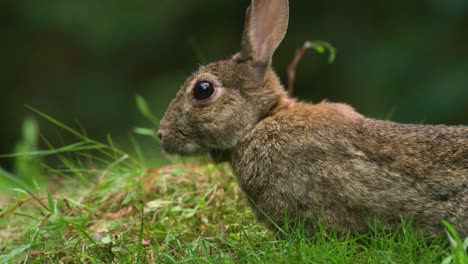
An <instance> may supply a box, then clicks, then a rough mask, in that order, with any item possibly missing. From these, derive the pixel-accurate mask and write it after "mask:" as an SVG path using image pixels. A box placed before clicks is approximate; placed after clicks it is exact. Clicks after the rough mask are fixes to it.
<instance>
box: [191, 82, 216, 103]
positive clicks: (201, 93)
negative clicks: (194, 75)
mask: <svg viewBox="0 0 468 264" xmlns="http://www.w3.org/2000/svg"><path fill="white" fill-rule="evenodd" d="M213 93H214V87H213V84H211V83H210V82H207V81H201V82H198V83H197V84H195V87H194V88H193V96H194V97H195V99H197V100H205V99H208V98H210V96H212V95H213Z"/></svg>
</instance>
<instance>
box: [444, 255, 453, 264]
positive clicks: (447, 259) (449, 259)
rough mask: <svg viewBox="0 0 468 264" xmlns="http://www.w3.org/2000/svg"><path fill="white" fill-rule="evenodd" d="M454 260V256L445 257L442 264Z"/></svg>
mask: <svg viewBox="0 0 468 264" xmlns="http://www.w3.org/2000/svg"><path fill="white" fill-rule="evenodd" d="M452 260H453V257H452V256H448V257H446V258H445V259H444V261H442V264H450V263H452Z"/></svg>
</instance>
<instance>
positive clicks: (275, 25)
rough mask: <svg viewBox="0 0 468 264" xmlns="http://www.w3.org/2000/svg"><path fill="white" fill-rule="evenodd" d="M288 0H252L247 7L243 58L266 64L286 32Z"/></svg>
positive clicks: (242, 46) (242, 43)
mask: <svg viewBox="0 0 468 264" xmlns="http://www.w3.org/2000/svg"><path fill="white" fill-rule="evenodd" d="M288 19H289V2H288V0H252V3H251V4H250V7H249V8H248V9H247V16H246V19H245V26H244V35H243V38H242V42H241V52H240V55H241V57H242V59H244V60H248V59H252V60H253V62H254V63H255V64H256V65H258V66H266V65H268V64H269V63H270V61H271V57H272V56H273V53H274V52H275V50H276V48H278V46H279V44H280V43H281V41H282V40H283V38H284V35H285V34H286V30H287V28H288Z"/></svg>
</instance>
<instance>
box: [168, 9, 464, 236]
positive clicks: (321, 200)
mask: <svg viewBox="0 0 468 264" xmlns="http://www.w3.org/2000/svg"><path fill="white" fill-rule="evenodd" d="M288 13H289V12H288V1H287V0H253V1H252V4H251V6H250V7H249V9H248V11H247V19H246V24H245V30H244V35H243V39H242V43H241V51H240V52H239V53H237V54H235V55H234V56H233V57H231V58H229V59H226V60H222V61H219V62H215V63H212V64H209V65H207V66H204V67H201V68H200V69H199V70H198V71H197V72H195V73H194V74H192V76H191V77H190V78H189V79H188V80H187V81H186V82H185V83H184V84H183V85H182V87H181V89H180V91H179V93H178V94H177V96H176V98H175V99H174V100H173V101H172V103H171V104H170V106H169V108H168V110H167V112H166V114H165V116H164V118H163V119H162V120H161V124H160V129H159V135H160V137H161V142H162V145H163V148H164V149H165V150H166V151H167V152H169V153H177V154H193V153H202V152H210V153H212V154H213V155H214V156H217V157H221V158H222V159H227V160H228V161H229V162H230V163H231V165H232V167H233V169H234V172H235V174H236V176H237V178H238V181H239V184H240V186H241V187H242V189H243V190H244V191H245V193H246V194H247V195H248V197H249V200H250V201H251V204H252V207H253V208H254V210H255V212H256V213H257V216H258V218H260V219H261V220H263V221H265V222H266V223H267V224H269V225H270V226H274V224H272V222H274V223H275V224H276V225H279V226H282V225H284V224H285V223H284V221H285V216H288V217H289V218H292V219H293V220H296V219H298V220H302V221H303V223H305V225H306V231H307V232H312V231H313V230H312V229H313V226H314V223H316V222H317V221H323V222H325V223H326V225H327V226H328V227H330V228H333V229H335V230H337V231H343V232H347V231H350V232H366V231H367V228H368V222H369V220H372V219H374V217H376V216H378V217H379V220H380V222H381V223H382V224H383V226H384V227H386V228H389V229H392V228H395V227H396V226H398V225H399V224H400V223H401V218H412V219H413V220H412V221H413V224H414V225H415V226H416V227H418V228H420V229H421V230H424V231H426V232H429V233H433V234H436V233H440V231H441V230H443V229H442V225H441V221H442V220H444V219H445V220H448V221H449V222H451V223H453V224H454V226H455V227H456V228H457V229H458V231H459V232H460V234H461V235H462V236H467V235H468V127H466V126H452V127H450V126H444V125H437V126H431V125H406V124H397V123H393V122H387V121H379V120H374V119H370V118H366V117H364V116H362V115H360V114H359V113H357V112H355V111H354V110H353V108H351V107H350V106H348V105H346V104H336V103H328V102H322V103H319V104H315V105H314V104H308V103H301V102H297V101H296V100H294V99H292V98H289V97H288V96H287V94H286V92H285V90H284V88H283V86H282V85H281V83H280V81H279V78H278V77H277V75H276V74H275V73H274V71H273V69H272V67H271V57H272V55H273V53H274V51H275V50H276V48H277V47H278V45H279V44H280V42H281V41H282V39H283V37H284V35H285V33H286V28H287V24H288ZM201 80H203V81H208V82H210V83H212V84H213V86H214V87H215V92H214V93H213V95H212V96H211V97H210V98H208V99H206V100H196V99H194V97H193V91H192V90H193V89H194V86H195V85H196V83H197V82H199V81H201Z"/></svg>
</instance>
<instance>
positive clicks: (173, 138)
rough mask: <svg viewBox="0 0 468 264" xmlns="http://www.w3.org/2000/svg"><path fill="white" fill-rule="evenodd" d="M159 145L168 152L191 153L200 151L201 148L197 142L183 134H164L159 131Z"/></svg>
mask: <svg viewBox="0 0 468 264" xmlns="http://www.w3.org/2000/svg"><path fill="white" fill-rule="evenodd" d="M158 134H159V137H160V141H161V146H162V148H163V150H164V151H165V152H167V153H168V154H178V155H183V156H186V155H193V154H198V153H200V152H202V148H201V147H200V145H198V144H197V143H195V142H193V141H191V140H190V139H189V138H187V137H186V136H184V135H181V136H177V135H174V134H164V133H161V132H159V133H158Z"/></svg>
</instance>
